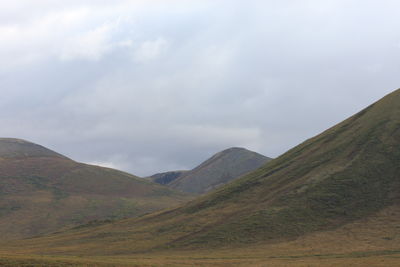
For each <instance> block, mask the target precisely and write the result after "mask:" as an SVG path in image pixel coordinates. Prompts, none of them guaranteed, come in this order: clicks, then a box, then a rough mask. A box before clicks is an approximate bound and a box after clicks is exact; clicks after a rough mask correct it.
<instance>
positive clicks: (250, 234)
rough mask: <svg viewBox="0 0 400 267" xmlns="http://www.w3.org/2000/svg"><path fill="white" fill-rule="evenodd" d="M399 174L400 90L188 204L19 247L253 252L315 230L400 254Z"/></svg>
mask: <svg viewBox="0 0 400 267" xmlns="http://www.w3.org/2000/svg"><path fill="white" fill-rule="evenodd" d="M399 178H400V90H397V91H395V92H393V93H392V94H390V95H388V96H386V97H384V98H383V99H381V100H380V101H378V102H376V103H375V104H373V105H371V106H369V107H367V108H366V109H364V110H362V111H360V112H359V113H357V114H355V115H354V116H352V117H350V118H348V119H347V120H345V121H343V122H341V123H339V124H338V125H336V126H334V127H332V128H330V129H328V130H326V131H325V132H323V133H322V134H319V135H317V136H315V137H313V138H311V139H309V140H307V141H305V142H304V143H302V144H300V145H298V146H296V147H295V148H293V149H291V150H289V151H288V152H286V153H285V154H283V155H282V156H280V157H279V158H277V159H274V160H272V161H270V162H268V163H267V164H265V165H264V166H262V167H261V168H259V169H257V170H256V171H254V172H252V173H250V174H247V175H245V176H244V177H242V178H239V179H238V180H236V181H234V182H232V183H229V184H227V185H226V186H223V187H221V188H219V189H217V190H216V191H214V192H212V193H210V194H207V195H204V196H202V197H199V198H197V199H196V200H194V201H191V202H189V203H187V204H185V205H183V206H181V207H178V208H175V209H170V210H167V211H163V212H158V213H155V214H152V215H148V216H144V217H141V218H138V219H130V220H125V221H121V222H118V223H116V224H108V225H105V226H102V227H101V228H100V227H94V228H92V229H89V230H86V231H75V232H65V233H63V234H60V235H54V236H50V237H47V238H43V239H35V240H29V241H23V242H20V243H17V244H15V245H14V247H11V248H9V249H10V250H14V249H18V248H19V247H21V246H22V247H23V246H25V247H26V248H34V249H35V250H36V251H37V253H41V252H42V251H46V252H48V251H49V250H51V251H53V253H59V252H60V251H67V252H68V253H69V254H71V253H75V254H77V253H80V251H81V250H82V248H86V254H97V255H103V254H102V253H109V254H110V255H112V253H126V254H129V253H133V252H135V251H146V250H147V251H149V250H153V249H156V248H157V249H162V248H164V249H167V248H168V249H170V248H177V249H181V248H184V249H185V250H187V249H190V248H204V249H209V248H225V251H227V249H226V248H227V247H232V246H235V245H239V246H241V247H242V248H245V247H246V246H248V245H250V246H249V247H247V249H249V250H251V249H253V248H255V247H256V245H258V244H266V243H270V244H272V243H275V244H276V243H278V242H288V241H290V240H294V239H296V238H298V237H300V236H304V235H307V234H310V235H308V237H310V238H311V239H308V240H309V241H310V240H311V241H312V242H311V244H312V245H309V247H308V248H307V249H308V251H309V253H314V249H315V248H317V247H318V246H319V244H320V243H322V242H324V244H328V243H329V242H330V241H332V243H335V242H336V246H340V245H346V247H351V244H350V245H349V244H346V242H347V241H348V240H350V241H351V242H356V243H357V244H359V245H360V246H361V247H362V248H364V249H366V250H369V251H370V252H374V251H375V249H377V248H379V250H381V251H386V252H390V251H391V250H394V249H396V250H397V251H398V247H399V246H398V245H399V239H398V236H399V226H398V223H396V222H398V220H399V207H400V202H399V200H400V198H399V196H400V179H399ZM346 225H347V226H349V227H351V228H345V226H346ZM387 225H388V227H389V226H390V228H387ZM337 229H341V230H340V231H341V232H340V233H344V234H345V236H346V239H342V240H343V241H344V242H342V243H340V242H338V241H336V240H335V239H334V238H335V236H337V234H335V231H336V230H337ZM338 231H339V230H338ZM353 231H354V232H357V236H355V238H353ZM313 232H318V233H313ZM121 233H123V234H121ZM144 233H146V234H144ZM311 233H313V235H311ZM341 235H342V234H341ZM342 236H343V235H342ZM299 240H300V241H299V243H302V242H303V241H302V240H305V239H299ZM369 240H373V241H374V243H369ZM65 242H68V244H69V247H68V248H67V249H66V248H64V247H63V245H64V243H65ZM110 243H112V251H110V250H109V249H108V248H109V244H110ZM127 248H129V249H127ZM385 249H386V250H385ZM304 251H305V250H304ZM304 251H301V252H299V254H302V253H304ZM338 255H339V254H337V256H338ZM357 255H361V254H357ZM314 256H316V255H314ZM339 265H340V263H339ZM367 265H368V264H367ZM383 265H385V264H384V263H383Z"/></svg>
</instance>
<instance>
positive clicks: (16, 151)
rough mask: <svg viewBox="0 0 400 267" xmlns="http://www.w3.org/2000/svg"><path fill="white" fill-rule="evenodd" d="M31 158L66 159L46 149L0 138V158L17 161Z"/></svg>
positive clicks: (16, 140)
mask: <svg viewBox="0 0 400 267" xmlns="http://www.w3.org/2000/svg"><path fill="white" fill-rule="evenodd" d="M32 157H51V158H63V159H67V157H65V156H63V155H61V154H58V153H56V152H54V151H52V150H50V149H48V148H45V147H43V146H41V145H37V144H35V143H32V142H29V141H26V140H23V139H18V138H0V158H8V159H19V158H32Z"/></svg>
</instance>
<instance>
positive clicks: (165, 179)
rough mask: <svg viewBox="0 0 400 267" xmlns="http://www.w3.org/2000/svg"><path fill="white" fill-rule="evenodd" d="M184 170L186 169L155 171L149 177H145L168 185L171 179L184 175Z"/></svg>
mask: <svg viewBox="0 0 400 267" xmlns="http://www.w3.org/2000/svg"><path fill="white" fill-rule="evenodd" d="M186 172H188V171H169V172H162V173H156V174H154V175H152V176H150V177H147V179H149V180H150V181H152V182H154V183H157V184H162V185H168V184H169V183H171V182H172V181H174V180H176V179H177V178H179V177H181V176H182V175H184V174H185V173H186Z"/></svg>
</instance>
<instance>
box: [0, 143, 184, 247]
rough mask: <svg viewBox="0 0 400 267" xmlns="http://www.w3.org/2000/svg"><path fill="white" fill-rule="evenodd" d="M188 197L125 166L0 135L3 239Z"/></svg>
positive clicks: (154, 207) (147, 209)
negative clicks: (102, 163) (95, 162)
mask: <svg viewBox="0 0 400 267" xmlns="http://www.w3.org/2000/svg"><path fill="white" fill-rule="evenodd" d="M187 199H188V197H187V196H186V195H184V194H182V193H178V192H175V191H173V190H171V189H169V188H166V187H163V186H160V185H158V184H154V183H151V182H149V181H145V180H144V179H141V178H138V177H136V176H134V175H131V174H128V173H125V172H121V171H118V170H114V169H109V168H103V167H99V166H92V165H88V164H83V163H78V162H75V161H73V160H71V159H69V158H67V157H65V156H63V155H61V154H58V153H56V152H54V151H51V150H49V149H47V148H45V147H43V146H41V145H37V144H34V143H31V142H28V141H25V140H21V139H13V138H1V139H0V236H1V237H2V239H3V240H6V239H14V238H24V237H31V236H35V235H39V234H45V233H49V232H53V231H57V230H60V229H62V228H65V227H73V226H76V225H80V224H85V223H89V222H91V221H103V220H114V219H118V218H124V217H135V216H139V215H142V214H144V213H147V212H151V211H155V210H159V209H162V208H166V207H170V206H173V205H176V204H179V203H181V202H183V201H185V200H187Z"/></svg>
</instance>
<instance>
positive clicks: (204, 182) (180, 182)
mask: <svg viewBox="0 0 400 267" xmlns="http://www.w3.org/2000/svg"><path fill="white" fill-rule="evenodd" d="M269 160H271V159H270V158H268V157H265V156H263V155H261V154H258V153H256V152H253V151H249V150H247V149H244V148H239V147H232V148H229V149H226V150H224V151H221V152H219V153H217V154H215V155H214V156H212V157H211V158H209V159H208V160H206V161H205V162H203V163H202V164H200V165H199V166H197V167H196V168H194V169H193V170H191V171H187V172H185V173H183V174H181V175H179V177H177V178H175V179H173V180H172V181H171V182H170V183H168V184H167V185H168V186H169V187H171V188H174V189H177V190H180V191H183V192H188V193H198V194H201V193H206V192H208V191H211V190H213V189H215V188H217V187H220V186H221V185H224V184H226V183H228V182H230V181H232V180H234V179H235V178H239V177H240V176H241V175H244V174H246V173H248V172H250V171H254V170H255V169H257V168H259V167H261V166H262V165H264V164H265V163H266V162H268V161H269Z"/></svg>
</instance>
